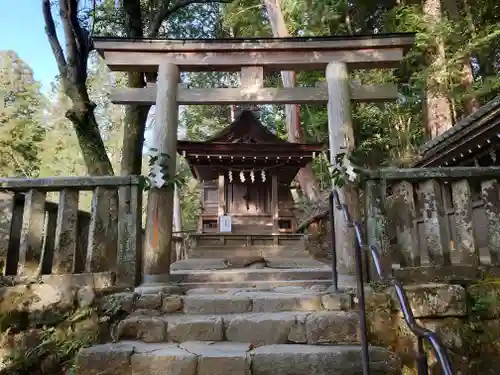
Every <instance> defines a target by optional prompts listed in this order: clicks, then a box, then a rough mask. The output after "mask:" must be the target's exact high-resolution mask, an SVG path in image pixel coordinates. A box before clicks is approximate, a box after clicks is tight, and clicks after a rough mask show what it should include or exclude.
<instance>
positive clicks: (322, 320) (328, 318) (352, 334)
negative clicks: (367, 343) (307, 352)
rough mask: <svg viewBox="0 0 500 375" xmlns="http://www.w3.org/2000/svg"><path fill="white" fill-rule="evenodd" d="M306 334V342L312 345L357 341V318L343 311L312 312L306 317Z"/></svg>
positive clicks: (358, 335) (355, 315)
mask: <svg viewBox="0 0 500 375" xmlns="http://www.w3.org/2000/svg"><path fill="white" fill-rule="evenodd" d="M306 334H307V343H308V344H312V345H316V344H352V343H358V342H359V340H360V334H359V318H358V315H357V314H356V313H353V312H345V311H323V312H317V313H312V314H309V315H308V316H307V319H306Z"/></svg>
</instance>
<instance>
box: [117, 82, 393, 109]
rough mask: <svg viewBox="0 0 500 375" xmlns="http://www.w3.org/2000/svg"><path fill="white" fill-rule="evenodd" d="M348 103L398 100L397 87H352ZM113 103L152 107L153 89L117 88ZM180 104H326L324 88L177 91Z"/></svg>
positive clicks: (154, 95)
mask: <svg viewBox="0 0 500 375" xmlns="http://www.w3.org/2000/svg"><path fill="white" fill-rule="evenodd" d="M349 92H350V97H351V100H354V101H356V102H383V101H392V100H395V99H396V98H397V97H398V88H397V86H396V85H393V84H387V85H373V86H370V85H366V86H351V87H350V89H349ZM111 101H112V102H113V103H115V104H144V105H152V104H155V101H156V87H154V86H151V87H143V88H119V89H115V90H113V92H112V93H111ZM177 102H178V103H179V104H180V105H190V104H204V105H216V104H220V105H226V104H256V105H257V104H313V103H314V104H325V103H327V102H328V89H327V88H326V87H296V88H291V89H290V88H284V89H280V88H209V89H205V88H202V89H199V88H193V89H186V88H183V87H179V88H178V94H177Z"/></svg>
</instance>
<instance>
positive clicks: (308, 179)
mask: <svg viewBox="0 0 500 375" xmlns="http://www.w3.org/2000/svg"><path fill="white" fill-rule="evenodd" d="M264 5H265V6H266V9H267V14H268V17H269V22H270V24H271V28H272V30H273V35H274V36H275V37H280V38H284V37H288V36H290V34H289V33H288V29H287V27H286V24H285V19H284V17H283V13H282V11H281V5H280V2H279V0H264ZM281 79H282V80H283V87H294V86H295V72H293V71H282V72H281ZM285 118H286V127H287V133H288V141H289V142H300V141H301V140H302V130H301V128H300V117H299V106H298V105H296V104H287V105H285ZM297 179H298V181H299V185H300V188H301V189H302V191H303V192H304V194H305V195H306V196H307V197H308V198H309V199H310V200H317V199H318V198H319V194H318V188H317V187H316V182H315V179H314V174H313V171H312V168H311V166H310V165H307V166H306V167H305V168H302V169H301V170H300V171H299V173H298V175H297Z"/></svg>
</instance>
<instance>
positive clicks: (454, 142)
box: [414, 95, 500, 167]
mask: <svg viewBox="0 0 500 375" xmlns="http://www.w3.org/2000/svg"><path fill="white" fill-rule="evenodd" d="M499 134H500V95H499V96H497V97H496V98H494V99H493V100H491V101H489V102H488V103H486V104H485V105H483V106H482V107H481V108H479V109H478V110H477V111H475V112H474V113H472V114H471V115H469V116H467V117H465V118H463V119H462V120H460V121H459V122H457V123H456V124H455V125H454V126H453V127H452V128H450V129H449V130H447V131H446V132H444V133H443V134H441V135H439V136H438V137H436V138H435V139H433V140H430V141H428V142H426V143H425V144H423V145H422V146H421V147H420V149H419V152H420V158H419V159H418V160H417V161H416V162H415V163H414V166H415V167H421V166H438V165H442V164H443V163H444V165H456V164H459V163H464V162H467V160H469V159H472V158H475V157H476V156H477V155H478V154H481V153H483V148H484V147H483V146H486V145H487V144H489V143H492V144H497V143H498V142H497V140H498V138H499V137H500V135H499Z"/></svg>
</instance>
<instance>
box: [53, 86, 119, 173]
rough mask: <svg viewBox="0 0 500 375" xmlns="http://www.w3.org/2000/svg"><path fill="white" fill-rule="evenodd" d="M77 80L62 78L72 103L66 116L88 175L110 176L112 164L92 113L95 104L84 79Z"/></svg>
mask: <svg viewBox="0 0 500 375" xmlns="http://www.w3.org/2000/svg"><path fill="white" fill-rule="evenodd" d="M77 80H78V79H75V80H74V81H73V82H72V81H69V80H68V79H66V78H63V80H62V84H63V88H64V91H65V93H66V95H67V96H68V98H70V100H71V103H72V106H71V109H69V110H68V111H67V112H66V117H67V118H68V119H69V120H70V121H71V122H72V123H73V127H74V129H75V132H76V136H77V138H78V143H79V144H80V149H81V150H82V155H83V160H84V161H85V165H86V167H87V172H88V173H89V175H91V176H112V175H114V172H113V166H112V165H111V161H110V160H109V157H108V154H107V152H106V147H105V146H104V142H103V140H102V137H101V133H100V131H99V124H98V123H97V120H96V118H95V114H94V109H95V104H94V103H92V102H91V101H90V98H89V96H88V93H87V87H86V85H85V81H83V82H75V81H77Z"/></svg>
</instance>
